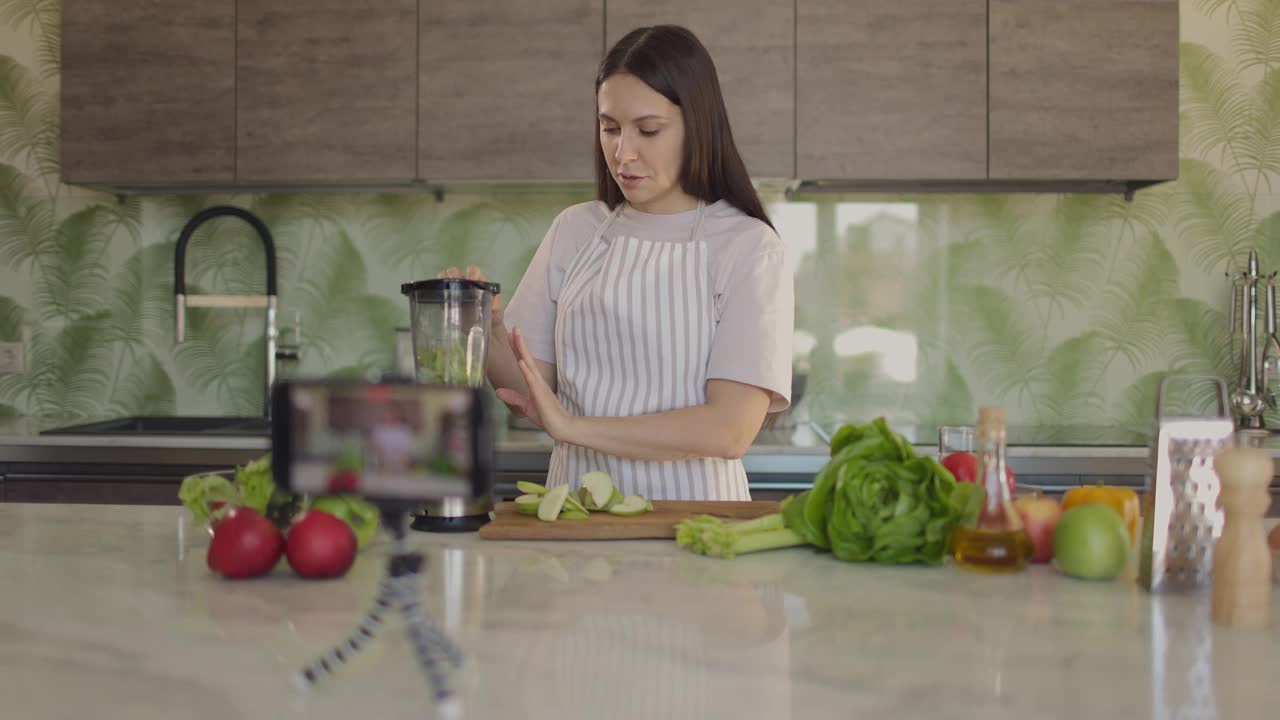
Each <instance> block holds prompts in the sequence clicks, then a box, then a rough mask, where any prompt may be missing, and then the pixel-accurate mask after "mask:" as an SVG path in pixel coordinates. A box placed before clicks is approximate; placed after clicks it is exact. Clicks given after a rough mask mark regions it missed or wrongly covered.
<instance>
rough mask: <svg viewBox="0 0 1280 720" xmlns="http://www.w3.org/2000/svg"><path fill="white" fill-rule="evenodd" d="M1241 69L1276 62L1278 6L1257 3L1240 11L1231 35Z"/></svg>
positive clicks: (1279, 42) (1267, 1) (1279, 24)
mask: <svg viewBox="0 0 1280 720" xmlns="http://www.w3.org/2000/svg"><path fill="white" fill-rule="evenodd" d="M1232 39H1233V41H1234V45H1235V48H1236V54H1237V55H1238V56H1239V57H1240V59H1241V63H1242V65H1241V69H1244V68H1250V67H1254V66H1256V65H1261V66H1262V67H1264V68H1268V67H1270V66H1271V65H1273V64H1275V63H1277V62H1280V3H1276V2H1271V1H1270V0H1261V1H1256V2H1253V3H1250V6H1249V7H1247V8H1245V9H1244V10H1242V11H1241V12H1240V20H1239V22H1238V23H1237V24H1236V26H1235V28H1234V32H1233V37H1232Z"/></svg>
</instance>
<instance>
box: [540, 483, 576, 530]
mask: <svg viewBox="0 0 1280 720" xmlns="http://www.w3.org/2000/svg"><path fill="white" fill-rule="evenodd" d="M568 497H569V486H568V485H557V486H555V487H553V488H551V489H550V490H548V491H547V495H546V497H544V498H542V502H540V503H538V519H539V520H545V521H546V522H554V521H555V519H556V518H558V517H560V510H561V508H563V507H564V501H565V500H566V499H568Z"/></svg>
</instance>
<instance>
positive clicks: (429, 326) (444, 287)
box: [400, 278, 500, 387]
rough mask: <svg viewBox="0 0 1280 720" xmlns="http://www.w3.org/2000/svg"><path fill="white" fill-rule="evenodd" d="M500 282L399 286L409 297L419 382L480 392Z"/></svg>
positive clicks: (458, 280)
mask: <svg viewBox="0 0 1280 720" xmlns="http://www.w3.org/2000/svg"><path fill="white" fill-rule="evenodd" d="M499 291H500V288H499V286H498V284H497V283H490V282H479V281H476V280H464V279H461V278H438V279H435V280H419V281H418V282H414V283H405V284H404V285H401V286H400V292H401V293H403V294H404V295H406V296H408V298H409V332H410V335H411V336H412V341H413V367H414V372H415V374H416V377H417V380H418V382H421V383H439V384H443V385H468V386H470V387H479V386H480V385H482V384H483V383H484V361H485V351H486V349H487V346H488V339H489V321H490V317H491V314H492V312H493V296H494V295H497V294H498V293H499Z"/></svg>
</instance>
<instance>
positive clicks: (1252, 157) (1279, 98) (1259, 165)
mask: <svg viewBox="0 0 1280 720" xmlns="http://www.w3.org/2000/svg"><path fill="white" fill-rule="evenodd" d="M1276 6H1277V8H1280V3H1276ZM1277 17H1280V12H1277ZM1277 40H1280V35H1278V36H1277ZM1256 97H1257V102H1256V103H1255V105H1254V107H1253V109H1252V112H1251V113H1250V117H1249V124H1248V127H1247V132H1246V133H1245V134H1244V137H1243V138H1242V140H1241V149H1242V156H1241V158H1240V165H1239V169H1240V171H1241V172H1244V173H1247V172H1253V173H1254V177H1253V194H1254V195H1256V194H1257V192H1258V187H1259V185H1264V184H1265V187H1266V189H1267V191H1270V190H1271V177H1270V176H1271V174H1273V173H1280V68H1270V67H1268V68H1267V69H1266V70H1265V71H1264V73H1263V75H1262V80H1261V81H1260V82H1259V83H1258V90H1257V93H1256ZM1245 180H1246V181H1248V178H1247V177H1246V178H1245Z"/></svg>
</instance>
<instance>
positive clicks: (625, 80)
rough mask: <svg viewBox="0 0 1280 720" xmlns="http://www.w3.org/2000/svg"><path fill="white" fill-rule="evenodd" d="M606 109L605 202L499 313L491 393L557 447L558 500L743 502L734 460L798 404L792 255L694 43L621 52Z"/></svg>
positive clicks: (609, 67)
mask: <svg viewBox="0 0 1280 720" xmlns="http://www.w3.org/2000/svg"><path fill="white" fill-rule="evenodd" d="M596 99H597V109H598V113H599V117H598V121H599V131H598V133H597V135H596V163H595V164H596V197H597V199H596V201H594V202H588V203H583V204H580V205H575V206H573V207H570V208H568V209H566V210H564V211H563V212H561V213H560V215H559V216H558V217H557V218H556V220H555V222H554V223H553V224H552V226H551V229H550V230H549V231H548V232H547V235H546V237H545V238H544V239H543V241H542V243H541V245H540V246H539V247H538V250H537V252H536V254H535V255H534V258H533V261H532V262H531V263H530V265H529V268H528V270H527V271H526V272H525V275H524V277H523V278H522V279H521V281H520V283H519V286H518V287H517V288H516V291H515V293H514V295H513V296H512V298H511V302H510V304H509V306H508V307H507V309H506V312H505V318H504V317H503V313H502V312H501V308H500V307H499V306H498V305H497V304H496V303H495V312H494V318H495V319H494V327H493V339H492V342H491V345H490V348H491V349H490V352H489V357H488V366H487V374H488V377H489V380H490V382H491V383H493V385H494V387H495V388H497V395H498V397H499V398H500V399H501V400H502V401H503V402H505V403H506V404H507V405H508V406H509V407H510V408H511V409H512V411H513V412H515V413H518V414H522V415H525V416H527V417H528V418H530V419H531V420H532V421H533V422H534V423H536V424H537V425H538V426H539V427H541V428H542V429H543V430H545V431H546V432H547V433H548V434H550V435H551V437H552V438H554V439H555V441H556V443H555V448H554V450H553V452H552V455H551V467H550V472H549V473H548V478H547V484H548V485H550V486H555V485H559V484H565V483H568V484H570V485H576V484H577V482H578V478H579V477H580V476H581V475H582V474H583V473H585V472H588V471H591V470H606V471H608V472H609V473H610V474H611V475H612V476H613V478H614V481H615V483H616V484H617V485H618V487H619V489H620V490H621V491H622V492H623V493H640V494H642V495H644V496H645V497H647V498H650V499H669V500H673V499H680V500H693V499H705V500H749V499H750V494H749V492H748V489H747V477H746V472H745V470H744V469H743V465H742V461H741V457H742V456H743V454H745V453H746V451H747V449H748V448H749V447H750V445H751V443H752V441H753V440H754V439H755V437H756V434H757V433H758V432H759V430H760V428H761V426H762V423H763V421H764V420H765V417H766V414H767V413H770V412H775V413H776V412H779V411H782V410H785V409H786V408H787V406H788V404H789V403H790V391H791V334H792V326H793V307H794V294H793V286H792V275H791V271H790V268H789V267H788V263H787V257H786V252H785V250H784V247H783V245H782V242H781V240H780V239H779V238H778V235H777V233H776V232H775V231H774V229H773V226H772V224H771V223H770V221H769V218H768V216H767V215H766V214H765V211H764V208H763V206H762V205H761V203H760V199H759V197H757V195H756V192H755V190H754V188H753V187H752V185H751V182H750V178H749V176H748V174H747V170H746V168H745V166H744V165H743V162H742V159H741V158H740V156H739V154H738V151H737V149H736V148H735V147H734V143H733V136H732V133H731V132H730V129H729V119H728V114H727V113H726V111H725V107H724V99H723V97H722V96H721V93H720V84H719V80H718V79H717V77H716V71H715V66H714V64H713V63H712V60H711V57H710V56H709V55H708V54H707V51H706V49H705V48H704V47H703V46H702V44H701V43H700V42H699V41H698V39H697V38H696V37H694V35H693V34H692V33H690V32H689V31H688V30H686V29H684V28H681V27H675V26H667V25H664V26H656V27H647V28H639V29H637V30H635V31H633V32H631V33H630V34H628V35H627V36H626V37H624V38H622V39H621V40H620V41H618V44H617V45H615V46H614V47H613V48H612V49H611V50H610V51H609V53H608V55H607V56H606V57H605V58H604V61H603V63H602V64H601V66H600V70H599V72H598V74H597V76H596ZM444 274H445V275H451V276H456V275H457V274H458V271H457V270H456V269H450V270H449V271H447V272H446V273H444ZM468 275H469V276H470V277H472V278H476V279H479V278H481V277H482V276H481V275H480V273H479V270H477V269H476V268H475V267H471V268H469V269H468Z"/></svg>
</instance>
